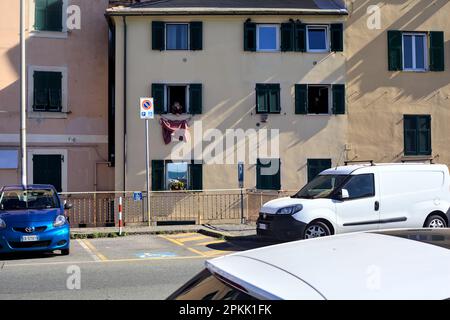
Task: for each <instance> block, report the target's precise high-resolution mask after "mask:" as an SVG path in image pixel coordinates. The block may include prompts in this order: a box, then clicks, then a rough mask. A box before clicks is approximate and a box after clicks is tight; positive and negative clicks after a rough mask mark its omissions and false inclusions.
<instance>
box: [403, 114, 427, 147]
mask: <svg viewBox="0 0 450 320" xmlns="http://www.w3.org/2000/svg"><path fill="white" fill-rule="evenodd" d="M403 122H404V124H403V125H404V139H405V142H404V145H405V156H421V155H422V156H424V155H426V156H429V155H431V116H429V115H405V116H404V119H403Z"/></svg>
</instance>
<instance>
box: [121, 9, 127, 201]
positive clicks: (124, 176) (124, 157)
mask: <svg viewBox="0 0 450 320" xmlns="http://www.w3.org/2000/svg"><path fill="white" fill-rule="evenodd" d="M122 20H123V135H124V143H123V191H124V192H125V191H126V185H127V184H126V175H127V174H126V172H127V17H126V16H123V17H122Z"/></svg>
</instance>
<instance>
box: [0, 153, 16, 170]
mask: <svg viewBox="0 0 450 320" xmlns="http://www.w3.org/2000/svg"><path fill="white" fill-rule="evenodd" d="M18 166H19V152H18V151H17V150H0V169H17V168H18Z"/></svg>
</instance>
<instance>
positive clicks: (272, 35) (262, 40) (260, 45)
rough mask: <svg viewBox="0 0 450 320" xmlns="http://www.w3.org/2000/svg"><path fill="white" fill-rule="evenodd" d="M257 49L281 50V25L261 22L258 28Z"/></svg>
mask: <svg viewBox="0 0 450 320" xmlns="http://www.w3.org/2000/svg"><path fill="white" fill-rule="evenodd" d="M256 50H257V51H268V52H270V51H279V50H280V26H279V25H277V24H259V25H257V28H256Z"/></svg>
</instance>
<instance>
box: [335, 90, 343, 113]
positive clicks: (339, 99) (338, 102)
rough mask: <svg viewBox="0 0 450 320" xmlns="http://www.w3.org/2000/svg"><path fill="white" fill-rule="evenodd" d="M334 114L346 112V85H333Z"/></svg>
mask: <svg viewBox="0 0 450 320" xmlns="http://www.w3.org/2000/svg"><path fill="white" fill-rule="evenodd" d="M333 114H345V85H344V84H335V85H333Z"/></svg>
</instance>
